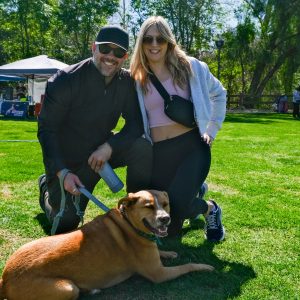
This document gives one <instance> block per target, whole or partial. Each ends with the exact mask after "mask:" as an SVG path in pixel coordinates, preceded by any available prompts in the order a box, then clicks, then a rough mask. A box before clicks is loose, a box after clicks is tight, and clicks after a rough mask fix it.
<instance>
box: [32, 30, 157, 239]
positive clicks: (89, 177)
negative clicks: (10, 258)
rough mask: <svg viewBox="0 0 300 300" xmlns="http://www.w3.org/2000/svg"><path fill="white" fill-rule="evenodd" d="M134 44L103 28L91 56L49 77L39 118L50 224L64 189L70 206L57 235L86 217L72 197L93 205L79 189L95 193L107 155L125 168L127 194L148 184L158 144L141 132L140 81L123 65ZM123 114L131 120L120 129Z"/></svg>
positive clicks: (45, 207) (43, 185)
mask: <svg viewBox="0 0 300 300" xmlns="http://www.w3.org/2000/svg"><path fill="white" fill-rule="evenodd" d="M128 47H129V37H128V33H127V32H125V31H124V30H123V29H121V28H120V27H117V26H105V27H103V28H102V29H101V30H100V32H99V34H98V35H97V38H96V41H95V42H94V43H93V46H92V52H93V57H92V58H89V59H86V60H84V61H81V62H79V63H77V64H75V65H73V66H70V67H68V68H66V69H64V70H63V71H59V72H58V73H57V74H56V75H55V76H54V77H52V78H51V79H49V81H48V84H47V88H46V95H45V99H44V102H43V106H42V110H41V113H40V115H39V118H38V138H39V141H40V144H41V147H42V152H43V160H44V165H45V169H46V176H45V175H42V176H41V177H40V178H39V186H40V205H41V208H42V209H43V210H44V211H45V213H46V215H47V218H48V219H49V221H50V223H53V220H54V218H55V216H56V215H57V213H58V212H59V211H60V204H61V199H62V197H64V194H65V199H66V207H65V209H64V213H63V216H62V218H61V219H60V221H59V224H58V227H57V229H56V233H62V232H67V231H70V230H73V229H75V228H76V227H77V226H78V224H79V222H80V217H79V216H78V215H77V214H76V213H77V210H76V208H75V206H74V202H73V200H74V198H75V196H79V195H80V203H79V206H80V210H81V211H84V210H85V209H86V206H87V203H88V199H87V198H86V197H85V196H83V195H82V194H80V192H79V190H78V187H82V186H84V187H85V188H86V189H87V190H89V191H90V192H92V191H93V189H94V187H95V185H96V184H97V182H98V181H99V180H100V176H99V174H98V171H99V170H100V169H101V168H102V166H103V164H104V163H105V162H106V161H108V162H109V164H110V165H111V166H112V167H113V168H116V167H120V166H127V178H126V182H127V191H128V192H135V191H138V190H140V189H144V188H146V187H147V186H148V184H149V181H150V174H151V168H152V148H151V145H150V143H149V142H147V141H146V140H145V139H143V138H141V135H142V133H143V128H142V119H141V116H140V111H139V108H138V102H137V96H136V91H135V88H134V82H133V80H132V79H131V78H130V75H129V73H128V72H127V71H126V70H124V69H122V68H121V67H122V65H123V63H124V61H125V59H126V58H127V56H128V54H127V51H128ZM120 116H122V117H123V118H124V120H125V125H124V127H123V128H122V129H121V131H120V132H119V133H116V134H114V133H113V132H112V130H113V129H114V128H115V126H116V125H117V123H118V120H119V118H120ZM60 182H61V185H60ZM61 186H62V187H63V189H62V190H61ZM63 190H64V191H65V192H63Z"/></svg>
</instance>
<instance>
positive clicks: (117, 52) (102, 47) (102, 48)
mask: <svg viewBox="0 0 300 300" xmlns="http://www.w3.org/2000/svg"><path fill="white" fill-rule="evenodd" d="M98 46H99V47H98V49H99V52H100V53H102V54H108V53H110V52H111V51H112V52H113V54H114V56H115V57H116V58H123V57H124V56H125V54H126V53H127V51H126V50H124V49H122V48H120V47H118V48H112V47H111V46H109V45H108V44H99V45H98Z"/></svg>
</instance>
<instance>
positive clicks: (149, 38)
mask: <svg viewBox="0 0 300 300" xmlns="http://www.w3.org/2000/svg"><path fill="white" fill-rule="evenodd" d="M154 40H155V41H156V43H157V44H158V45H163V44H166V43H167V40H166V39H165V38H164V37H162V36H161V35H159V36H156V37H155V36H151V35H146V36H144V37H143V44H147V45H152V43H153V42H154Z"/></svg>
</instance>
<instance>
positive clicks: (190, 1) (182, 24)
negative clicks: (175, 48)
mask: <svg viewBox="0 0 300 300" xmlns="http://www.w3.org/2000/svg"><path fill="white" fill-rule="evenodd" d="M131 5H132V7H133V8H134V11H135V13H136V14H137V16H138V18H137V26H138V27H140V25H141V24H142V22H143V21H144V20H145V19H146V18H147V17H148V16H150V15H161V16H163V17H165V18H166V19H167V20H168V21H169V22H170V25H171V27H172V29H173V32H174V35H175V37H176V40H177V42H178V43H179V44H181V46H182V47H183V48H184V49H185V50H186V51H187V52H188V53H190V54H194V55H197V54H198V51H199V48H200V47H201V48H205V47H206V46H207V45H208V43H209V41H211V39H212V36H213V28H215V27H216V19H215V17H216V14H217V10H218V1H216V0H131ZM213 23H215V24H213Z"/></svg>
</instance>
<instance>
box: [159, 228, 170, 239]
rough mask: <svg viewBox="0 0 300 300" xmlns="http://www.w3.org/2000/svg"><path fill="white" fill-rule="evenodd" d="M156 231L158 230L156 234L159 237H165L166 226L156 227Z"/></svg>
mask: <svg viewBox="0 0 300 300" xmlns="http://www.w3.org/2000/svg"><path fill="white" fill-rule="evenodd" d="M157 231H158V236H160V237H165V236H167V235H168V232H167V227H166V226H162V227H158V228H157Z"/></svg>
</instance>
